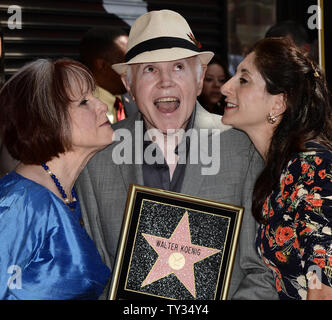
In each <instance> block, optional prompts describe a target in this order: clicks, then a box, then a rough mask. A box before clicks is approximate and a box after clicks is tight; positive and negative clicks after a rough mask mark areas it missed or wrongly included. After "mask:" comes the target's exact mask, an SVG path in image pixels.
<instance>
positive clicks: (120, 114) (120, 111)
mask: <svg viewBox="0 0 332 320" xmlns="http://www.w3.org/2000/svg"><path fill="white" fill-rule="evenodd" d="M114 108H115V109H116V120H117V121H120V120H123V119H125V118H126V114H125V110H124V107H123V103H122V101H121V99H119V98H118V97H116V98H115V102H114Z"/></svg>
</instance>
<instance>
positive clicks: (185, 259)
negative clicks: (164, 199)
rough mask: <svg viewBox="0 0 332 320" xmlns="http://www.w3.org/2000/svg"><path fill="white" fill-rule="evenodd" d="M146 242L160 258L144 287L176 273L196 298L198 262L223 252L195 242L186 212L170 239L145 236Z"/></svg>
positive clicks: (144, 282) (146, 279)
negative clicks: (196, 267) (192, 238)
mask: <svg viewBox="0 0 332 320" xmlns="http://www.w3.org/2000/svg"><path fill="white" fill-rule="evenodd" d="M142 235H143V237H144V238H145V240H146V241H147V242H148V243H149V244H150V246H151V247H152V248H153V249H154V250H155V251H156V252H157V253H158V259H157V261H156V262H155V264H154V265H153V267H152V269H151V270H150V272H149V274H148V276H147V277H146V278H145V280H144V281H143V283H142V287H144V286H146V285H148V284H151V283H152V282H154V281H157V280H159V279H162V278H164V277H166V276H168V275H170V274H172V273H174V274H175V276H176V277H177V278H178V279H179V280H180V281H181V282H182V283H183V285H184V286H185V287H186V289H187V290H188V291H189V292H190V293H191V294H192V296H193V297H194V298H196V287H195V275H194V263H196V262H198V261H202V260H204V259H205V258H207V257H210V256H212V255H214V254H216V253H218V252H220V250H218V249H212V248H208V247H203V246H198V245H195V244H192V243H191V236H190V229H189V218H188V212H187V211H186V212H185V213H184V215H183V217H182V218H181V220H180V222H179V224H178V225H177V227H176V228H175V230H174V231H173V234H172V235H171V237H170V238H168V239H167V238H162V237H158V236H153V235H150V234H146V233H142Z"/></svg>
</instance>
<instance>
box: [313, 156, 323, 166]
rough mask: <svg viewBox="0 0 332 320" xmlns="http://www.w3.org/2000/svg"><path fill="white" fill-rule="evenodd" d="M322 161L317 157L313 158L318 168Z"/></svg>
mask: <svg viewBox="0 0 332 320" xmlns="http://www.w3.org/2000/svg"><path fill="white" fill-rule="evenodd" d="M322 161H323V160H322V159H321V158H319V157H315V162H316V164H317V165H318V166H319V165H320V164H321V163H322Z"/></svg>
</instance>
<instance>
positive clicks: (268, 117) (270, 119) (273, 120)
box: [267, 112, 277, 124]
mask: <svg viewBox="0 0 332 320" xmlns="http://www.w3.org/2000/svg"><path fill="white" fill-rule="evenodd" d="M267 121H268V122H269V123H271V124H274V123H275V122H276V121H277V117H276V116H275V115H273V114H272V113H271V112H270V113H269V115H268V116H267Z"/></svg>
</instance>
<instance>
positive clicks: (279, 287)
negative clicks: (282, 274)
mask: <svg viewBox="0 0 332 320" xmlns="http://www.w3.org/2000/svg"><path fill="white" fill-rule="evenodd" d="M276 289H277V291H278V292H280V291H281V282H280V279H279V278H276Z"/></svg>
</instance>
